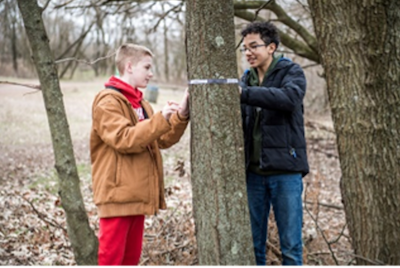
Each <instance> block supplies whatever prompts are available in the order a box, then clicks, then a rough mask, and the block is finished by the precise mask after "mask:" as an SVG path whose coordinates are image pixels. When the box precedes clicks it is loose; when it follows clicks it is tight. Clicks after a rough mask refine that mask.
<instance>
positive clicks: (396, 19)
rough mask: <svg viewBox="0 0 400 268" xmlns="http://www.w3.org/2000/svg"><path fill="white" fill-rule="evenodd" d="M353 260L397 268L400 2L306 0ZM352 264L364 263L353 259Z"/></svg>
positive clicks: (399, 250)
mask: <svg viewBox="0 0 400 268" xmlns="http://www.w3.org/2000/svg"><path fill="white" fill-rule="evenodd" d="M308 2H309V4H310V7H311V9H312V12H313V19H314V28H315V31H316V35H317V40H318V41H319V48H320V53H321V58H322V63H323V66H324V69H325V76H326V81H327V85H328V93H329V99H330V104H331V109H332V117H333V121H334V126H335V130H336V133H337V144H338V149H339V156H340V164H341V168H342V174H343V175H342V179H341V191H342V196H343V201H344V207H345V210H346V217H347V221H348V223H349V230H350V235H351V238H352V243H353V247H354V250H355V253H356V254H357V255H361V256H364V257H366V258H368V259H371V260H377V261H382V262H384V263H386V264H397V265H399V264H400V243H399V241H400V213H399V209H400V194H399V193H400V105H399V103H400V1H398V0H382V1H377V0H365V1H354V2H352V1H347V0H318V1H317V0H309V1H308ZM357 263H358V264H368V262H366V261H364V260H361V259H359V260H358V261H357Z"/></svg>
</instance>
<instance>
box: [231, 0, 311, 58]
mask: <svg viewBox="0 0 400 268" xmlns="http://www.w3.org/2000/svg"><path fill="white" fill-rule="evenodd" d="M234 8H235V14H236V10H245V9H258V12H259V9H260V8H265V9H268V10H271V11H272V12H274V13H275V15H276V16H277V17H278V20H279V21H280V22H282V23H283V24H285V25H286V26H288V27H290V28H291V29H293V30H294V31H295V32H296V33H298V34H299V35H300V36H301V37H302V38H303V40H304V41H305V42H306V44H307V45H308V46H309V47H310V49H311V50H312V51H314V52H316V53H318V48H317V40H316V38H315V36H313V35H312V34H311V33H310V32H309V31H308V30H307V29H306V28H304V27H303V26H302V25H301V24H299V23H298V22H296V21H295V20H293V19H292V18H291V17H290V16H289V15H288V14H287V13H286V12H285V10H284V9H283V8H282V7H281V6H280V5H278V4H277V3H276V1H275V0H270V1H267V2H265V1H246V2H244V1H235V3H234ZM257 15H258V13H257V14H256V16H257Z"/></svg>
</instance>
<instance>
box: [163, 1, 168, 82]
mask: <svg viewBox="0 0 400 268" xmlns="http://www.w3.org/2000/svg"><path fill="white" fill-rule="evenodd" d="M161 8H162V13H163V14H164V13H165V8H164V5H162V6H161ZM163 37H164V75H165V81H166V82H169V51H168V28H167V19H166V18H164V23H163Z"/></svg>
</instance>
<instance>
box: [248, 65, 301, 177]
mask: <svg viewBox="0 0 400 268" xmlns="http://www.w3.org/2000/svg"><path fill="white" fill-rule="evenodd" d="M249 73H250V72H249V71H246V72H245V73H244V75H243V76H242V79H241V87H242V94H241V104H242V105H241V108H242V119H243V133H244V141H245V156H246V168H248V167H249V164H250V155H251V153H252V152H251V151H250V150H251V148H252V142H253V128H254V122H255V115H256V114H255V111H254V108H255V107H260V108H262V110H261V112H260V127H261V135H262V137H261V140H262V148H261V156H260V168H261V169H262V170H263V171H283V172H289V173H292V172H300V173H302V174H303V176H305V175H306V174H307V173H308V171H309V167H308V162H307V150H306V141H305V137H304V119H303V98H304V95H305V93H306V79H305V76H304V72H303V70H302V69H301V67H300V66H299V65H298V64H296V63H294V62H292V61H291V60H289V59H287V58H282V59H281V60H280V61H279V62H278V63H277V64H276V66H275V68H274V69H273V70H272V71H271V72H270V73H269V74H268V76H267V77H266V78H265V79H264V81H263V83H262V85H261V86H250V84H249Z"/></svg>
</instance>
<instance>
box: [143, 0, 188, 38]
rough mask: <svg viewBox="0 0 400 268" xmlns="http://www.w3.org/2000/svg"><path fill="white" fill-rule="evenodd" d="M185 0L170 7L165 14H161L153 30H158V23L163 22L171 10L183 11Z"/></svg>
mask: <svg viewBox="0 0 400 268" xmlns="http://www.w3.org/2000/svg"><path fill="white" fill-rule="evenodd" d="M183 4H184V3H183V2H181V3H179V4H178V5H176V6H173V7H172V8H170V9H169V10H167V11H166V12H165V13H164V14H162V15H161V16H160V18H159V19H158V21H157V23H156V24H155V25H154V27H153V28H152V29H151V31H152V32H155V31H156V30H157V27H158V25H159V24H160V23H161V21H163V20H164V19H165V18H166V17H167V16H168V15H169V14H170V13H171V12H173V11H174V12H175V13H177V12H179V11H182V7H183Z"/></svg>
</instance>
